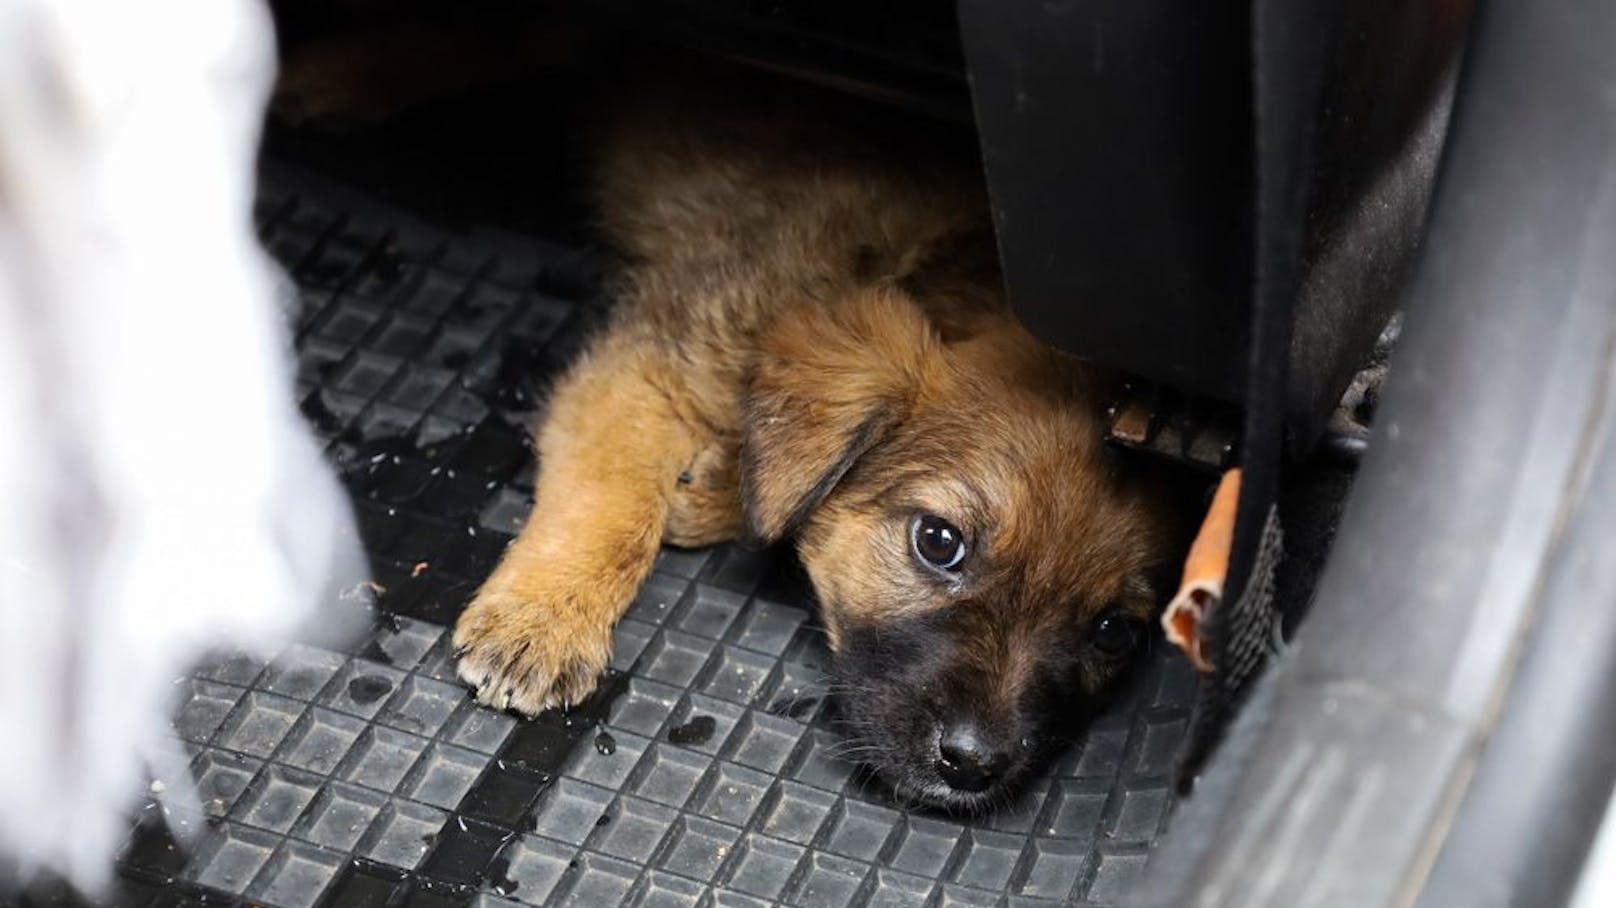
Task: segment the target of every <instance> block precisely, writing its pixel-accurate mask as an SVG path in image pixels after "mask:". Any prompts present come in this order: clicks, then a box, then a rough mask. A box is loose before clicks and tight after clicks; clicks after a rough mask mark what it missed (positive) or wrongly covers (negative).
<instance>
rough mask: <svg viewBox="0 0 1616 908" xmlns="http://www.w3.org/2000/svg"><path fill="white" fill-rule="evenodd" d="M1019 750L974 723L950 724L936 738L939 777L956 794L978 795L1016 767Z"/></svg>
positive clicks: (1011, 741)
mask: <svg viewBox="0 0 1616 908" xmlns="http://www.w3.org/2000/svg"><path fill="white" fill-rule="evenodd" d="M1018 746H1019V742H1017V741H1016V740H1014V739H1008V740H1001V739H1000V738H999V736H996V735H994V734H992V733H991V732H989V731H987V730H986V729H985V728H984V727H983V726H982V725H980V724H978V723H976V722H973V721H971V720H968V719H967V720H961V721H956V722H950V723H948V724H947V725H944V726H943V729H942V732H941V734H939V735H938V738H937V774H938V775H940V776H942V778H943V781H944V782H946V783H948V787H950V788H952V789H954V790H955V791H959V792H966V793H969V794H979V793H981V792H984V791H987V790H988V789H989V788H991V787H992V786H993V784H994V783H995V782H997V781H999V779H1000V778H1002V777H1003V776H1004V774H1005V773H1006V772H1008V771H1009V770H1010V768H1011V767H1012V766H1014V765H1015V762H1016V757H1017V750H1018Z"/></svg>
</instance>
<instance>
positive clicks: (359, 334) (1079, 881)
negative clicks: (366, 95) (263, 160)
mask: <svg viewBox="0 0 1616 908" xmlns="http://www.w3.org/2000/svg"><path fill="white" fill-rule="evenodd" d="M258 218H259V224H260V228H261V230H262V233H263V235H264V238H265V241H266V243H267V245H268V246H269V248H270V249H271V251H272V252H273V254H274V255H275V256H276V257H277V258H278V259H279V260H280V261H281V262H282V263H283V264H284V265H285V266H286V267H287V268H288V269H289V271H290V272H291V273H292V275H293V276H294V278H295V280H296V282H297V284H298V288H299V293H298V300H297V303H296V305H295V311H293V312H291V313H290V315H291V317H292V318H294V319H295V324H296V326H297V344H298V352H299V357H300V364H301V368H300V379H299V381H300V383H299V394H300V395H301V401H302V407H303V411H304V413H305V414H307V416H308V417H309V419H310V420H311V422H312V423H313V424H314V426H315V427H316V429H317V430H318V431H319V433H320V435H321V437H322V438H324V439H325V440H326V441H327V443H328V445H329V448H328V450H329V455H330V457H331V458H332V460H333V461H334V462H335V463H336V464H337V466H338V468H339V469H340V470H341V472H342V475H343V476H344V478H345V480H346V483H347V485H348V488H349V489H350V490H351V492H352V494H353V496H354V500H355V503H356V508H357V510H358V514H359V518H360V528H361V533H362V535H363V537H364V542H365V545H366V548H367V549H368V551H369V553H370V555H371V558H372V563H373V576H374V580H375V590H376V592H378V593H379V596H378V604H379V607H380V609H379V617H378V621H377V624H376V629H375V631H374V633H373V634H372V635H371V636H370V637H369V638H368V639H366V640H363V641H360V643H359V644H358V645H357V646H355V647H354V648H353V649H352V651H351V652H335V651H331V650H326V649H320V648H316V647H310V646H294V647H292V648H290V649H288V650H286V651H285V652H284V653H282V654H281V655H280V656H278V657H277V658H276V659H274V660H273V661H272V662H270V663H269V664H267V665H263V664H258V663H256V662H254V661H252V660H250V659H247V658H245V657H242V656H239V655H238V656H235V657H232V658H226V659H223V660H221V661H218V662H216V663H214V664H211V665H208V666H206V667H205V668H203V669H201V670H199V671H198V672H196V673H195V675H194V676H193V677H190V678H187V679H185V680H184V682H183V686H184V698H183V703H182V705H181V706H180V707H179V710H178V713H177V715H176V719H175V730H176V733H177V735H178V736H179V737H180V738H181V739H182V740H183V741H184V742H185V746H186V747H187V749H188V751H189V753H190V754H191V755H192V763H191V770H192V773H193V775H194V777H195V778H196V779H197V781H198V782H199V785H200V788H201V799H202V813H201V814H199V815H196V816H188V815H184V814H183V813H182V812H176V811H173V810H166V811H165V810H164V809H162V808H159V807H157V806H155V805H152V806H150V807H149V808H148V809H147V810H145V811H143V813H142V819H141V821H140V822H139V823H138V824H137V826H136V828H135V831H134V834H133V836H132V838H131V841H130V844H129V846H128V847H127V848H126V850H125V852H124V854H123V856H122V858H121V859H120V877H121V879H122V885H123V886H124V889H123V890H122V892H121V894H120V896H119V899H120V901H121V902H124V903H128V904H148V903H149V904H158V905H172V904H241V905H246V904H252V905H268V906H284V908H302V906H316V905H322V906H323V905H340V906H402V905H411V906H414V905H419V906H450V905H466V904H473V903H475V904H480V905H517V904H521V905H582V906H604V905H613V904H619V903H628V904H635V905H721V906H732V905H733V906H741V905H762V904H789V905H802V906H818V905H824V906H844V905H870V906H877V905H881V906H886V905H893V906H896V905H916V906H920V905H1022V904H1047V903H1058V902H1063V901H1067V902H1076V903H1078V904H1085V905H1088V904H1092V905H1108V904H1113V903H1114V902H1115V901H1117V900H1118V898H1119V896H1120V895H1121V894H1122V893H1123V892H1124V891H1125V890H1126V889H1127V887H1128V886H1129V884H1130V882H1131V881H1132V880H1133V879H1134V878H1135V876H1136V875H1137V873H1138V872H1139V871H1140V869H1141V868H1142V866H1143V863H1144V859H1145V854H1146V852H1147V850H1148V848H1149V846H1150V844H1151V843H1152V841H1153V840H1154V839H1155V837H1156V836H1157V834H1158V833H1159V831H1160V830H1161V828H1162V825H1163V823H1164V821H1165V819H1166V816H1167V813H1168V811H1169V809H1170V807H1171V803H1172V794H1171V792H1170V790H1169V788H1168V778H1169V773H1170V770H1171V766H1172V760H1173V757H1174V755H1175V752H1176V748H1177V746H1178V744H1179V742H1180V740H1181V736H1182V733H1183V728H1184V724H1185V716H1186V712H1187V704H1188V702H1189V699H1190V696H1191V693H1192V689H1193V683H1192V679H1191V678H1190V677H1189V676H1188V675H1187V673H1186V672H1185V671H1184V670H1183V669H1182V668H1181V667H1180V666H1179V665H1178V664H1177V663H1176V661H1174V660H1173V659H1171V658H1170V656H1169V655H1168V654H1167V651H1166V648H1165V647H1157V648H1156V649H1155V651H1154V654H1153V655H1152V656H1151V657H1150V658H1149V660H1148V661H1149V664H1148V665H1147V666H1145V668H1144V669H1143V670H1142V671H1141V672H1140V673H1139V675H1138V676H1137V677H1136V679H1135V683H1133V684H1132V685H1131V686H1130V689H1129V690H1128V692H1127V693H1126V695H1125V696H1124V697H1122V698H1120V699H1119V701H1118V703H1117V704H1116V706H1115V708H1113V709H1112V710H1111V711H1110V712H1108V713H1107V714H1106V715H1105V716H1104V717H1103V718H1102V719H1101V721H1100V722H1099V723H1098V724H1097V725H1096V726H1095V727H1094V729H1093V730H1092V732H1091V734H1090V735H1089V736H1088V739H1087V741H1086V742H1085V743H1083V744H1081V745H1079V746H1075V747H1073V748H1072V750H1071V751H1070V752H1069V753H1067V754H1066V755H1065V757H1064V758H1063V759H1061V760H1060V761H1059V763H1058V764H1057V765H1056V766H1054V767H1053V768H1052V769H1051V771H1050V772H1049V773H1048V774H1047V775H1046V776H1045V777H1044V778H1041V779H1039V780H1038V781H1037V782H1036V784H1034V785H1033V786H1032V787H1031V788H1030V790H1028V791H1027V792H1026V793H1025V795H1024V796H1023V797H1021V798H1020V799H1019V800H1017V801H1016V802H1014V803H1012V804H1010V805H1007V806H1006V807H1005V808H1003V809H1001V810H999V811H996V812H994V813H992V814H990V815H988V816H986V817H982V818H979V819H972V820H961V819H959V818H951V817H948V816H943V815H938V814H935V813H923V812H914V811H908V810H905V809H904V808H903V807H902V806H901V805H898V804H894V803H893V802H891V801H890V800H889V799H888V797H887V796H886V795H885V794H884V793H883V791H882V789H881V788H880V787H879V786H874V785H870V784H869V782H868V780H867V779H866V778H864V776H863V775H862V774H861V773H860V771H859V770H858V768H857V767H856V766H854V765H852V764H849V763H846V762H843V761H841V760H839V759H838V758H837V757H836V749H837V738H836V735H835V733H834V732H833V731H832V730H831V728H830V726H829V723H828V722H827V720H826V715H825V713H826V706H825V704H824V703H823V702H822V701H821V699H820V694H821V692H822V683H821V679H820V670H821V667H822V665H823V664H824V659H825V651H824V646H823V642H822V634H821V633H820V632H819V631H818V629H817V627H816V626H815V623H814V618H813V616H812V614H811V611H810V607H809V603H808V599H807V593H806V589H805V586H804V584H803V581H802V579H801V577H800V575H799V573H798V572H797V569H796V568H795V567H794V565H793V564H792V562H791V560H790V558H789V557H787V556H783V555H779V554H772V553H761V554H760V553H754V552H748V551H744V550H742V549H739V548H733V547H722V548H718V549H714V550H709V551H676V550H668V551H665V552H664V553H663V554H662V556H661V557H660V559H659V561H658V563H657V568H656V571H655V574H654V575H653V576H652V578H651V580H650V582H649V583H648V584H647V586H646V587H645V589H644V591H643V592H642V593H641V595H640V596H639V598H638V599H637V601H636V603H635V604H634V606H633V608H632V609H631V610H630V612H629V613H628V616H627V617H626V618H625V619H624V620H623V622H622V623H621V624H620V626H619V627H618V629H617V631H616V648H615V651H614V655H613V662H612V665H613V673H612V675H611V676H610V677H609V678H608V679H607V680H606V681H605V682H604V683H603V685H602V690H601V692H600V693H599V694H598V695H597V696H595V697H594V698H592V699H591V700H590V701H589V702H588V703H586V704H585V705H583V706H582V707H581V708H579V709H577V710H575V711H574V712H573V713H572V714H570V715H565V716H564V715H561V714H559V713H552V714H547V715H545V716H543V717H541V718H539V719H537V720H535V721H518V720H516V719H514V718H512V717H510V716H506V715H501V714H497V713H494V712H491V711H489V710H486V709H482V708H479V707H477V706H476V705H475V704H474V703H473V702H472V701H471V700H470V699H469V696H468V694H467V692H466V691H465V690H464V689H463V688H462V687H460V686H459V685H458V684H457V683H456V682H455V679H454V675H453V670H452V666H451V664H450V660H449V658H448V654H447V647H446V635H445V626H446V625H448V624H450V623H452V621H453V618H454V616H455V614H456V613H457V612H458V610H459V609H460V608H461V607H462V606H463V605H464V603H465V602H466V600H467V598H468V597H469V596H470V594H471V592H472V591H473V589H474V588H475V586H476V584H477V582H478V580H479V579H480V577H481V576H482V575H483V574H484V573H485V572H486V571H487V570H488V569H489V568H490V567H491V566H492V565H493V563H494V561H495V560H496V558H497V557H498V555H499V553H500V551H501V549H502V547H503V546H504V544H505V543H506V541H507V540H508V539H509V538H510V536H511V534H512V533H513V531H514V530H515V528H516V527H517V526H518V525H519V523H520V521H521V520H522V519H523V517H524V515H525V512H526V509H527V507H528V505H529V500H530V495H531V483H532V475H533V464H532V459H531V456H530V453H529V450H528V447H527V437H526V432H525V429H526V427H528V426H529V425H531V424H532V421H533V419H534V416H535V410H536V408H537V406H538V404H539V403H540V401H541V400H542V388H543V384H544V382H545V380H546V378H547V376H550V375H552V374H553V373H554V372H555V370H556V369H557V368H559V367H560V366H561V365H563V364H564V363H565V362H566V361H567V360H568V359H569V358H570V357H571V355H572V354H573V353H574V352H575V351H576V350H577V348H578V345H579V343H580V341H581V339H582V338H583V337H584V336H585V335H586V333H587V332H588V331H589V330H590V329H591V328H592V326H594V325H595V324H597V323H598V321H599V319H600V316H601V314H602V312H603V307H602V305H601V303H600V301H599V300H598V298H596V291H595V289H594V288H595V285H596V278H597V268H596V266H595V264H594V259H593V258H592V257H591V256H590V255H589V254H588V252H587V251H586V250H581V249H577V248H572V247H568V246H566V245H563V244H558V243H554V242H547V241H546V240H544V239H542V238H537V237H513V236H509V235H504V236H501V235H495V234H477V233H466V232H456V231H452V230H450V229H447V228H443V227H438V226H434V225H432V224H429V223H425V222H423V221H421V220H418V219H416V218H414V217H412V216H409V215H407V214H405V213H403V212H401V211H398V210H393V209H391V208H388V207H386V206H384V205H381V204H379V203H377V202H374V201H372V200H369V199H367V198H364V197H362V196H358V195H356V194H351V193H349V192H347V191H346V190H344V189H342V188H340V187H335V186H331V185H327V184H323V183H321V182H320V181H318V180H316V179H314V178H312V177H308V176H306V175H300V174H296V173H290V172H275V171H273V170H272V171H271V172H270V176H268V177H266V184H265V186H264V187H263V190H262V199H261V203H260V205H259V209H258ZM165 813H166V814H167V817H166V821H167V823H168V824H172V825H173V826H174V827H175V828H176V829H189V830H200V833H199V834H198V836H197V838H196V841H195V844H194V845H193V846H192V847H190V848H188V849H187V848H182V847H179V846H177V845H176V844H175V841H174V839H173V837H172V836H171V835H170V833H169V832H168V831H167V830H166V829H165V825H164V817H163V815H164V814H165Z"/></svg>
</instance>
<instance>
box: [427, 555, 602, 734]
mask: <svg viewBox="0 0 1616 908" xmlns="http://www.w3.org/2000/svg"><path fill="white" fill-rule="evenodd" d="M589 611H590V610H588V609H580V608H578V607H577V605H576V604H575V603H566V604H556V603H545V602H540V601H533V599H531V598H528V597H523V596H521V595H518V594H516V593H515V592H514V591H511V590H508V589H503V588H493V589H490V588H488V587H485V588H484V589H483V590H482V591H481V592H479V593H478V594H477V598H476V599H475V600H474V601H473V602H472V603H471V605H470V606H468V607H467V609H466V611H465V613H464V614H463V615H461V616H460V620H459V621H458V622H456V624H455V632H454V645H455V649H456V652H457V653H458V654H459V665H458V670H459V673H460V677H461V678H462V679H463V680H465V682H466V683H468V684H470V685H471V686H472V688H473V689H475V690H476V692H477V700H478V701H479V702H481V703H484V704H486V705H488V706H492V707H494V708H495V709H513V710H516V711H517V712H519V713H522V714H524V715H529V716H532V715H536V714H538V713H540V712H543V711H544V710H546V709H549V708H550V707H553V706H571V705H573V704H576V703H578V702H580V701H582V700H583V699H584V698H585V697H587V696H589V694H590V692H592V691H593V690H594V689H595V683H596V681H597V679H598V678H599V677H600V674H601V672H603V671H605V669H606V661H607V659H608V658H609V657H610V655H611V644H612V634H611V625H610V622H609V620H608V621H605V622H603V621H601V620H600V618H599V617H597V616H594V615H591V614H589V613H588V612H589Z"/></svg>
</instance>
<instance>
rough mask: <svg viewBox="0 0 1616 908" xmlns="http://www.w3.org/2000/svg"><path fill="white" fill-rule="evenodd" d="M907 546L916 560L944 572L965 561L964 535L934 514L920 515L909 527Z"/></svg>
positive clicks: (955, 567)
mask: <svg viewBox="0 0 1616 908" xmlns="http://www.w3.org/2000/svg"><path fill="white" fill-rule="evenodd" d="M909 545H910V548H913V549H914V550H915V557H916V558H919V559H920V560H921V561H924V562H926V563H927V564H929V565H931V566H932V567H936V568H942V569H943V570H945V571H952V570H955V569H957V568H958V567H959V566H960V562H962V561H964V560H965V534H964V533H961V532H960V531H959V528H958V527H956V526H954V525H953V524H952V523H949V522H948V521H946V520H944V519H943V518H941V517H938V516H937V515H935V514H922V515H921V516H919V517H916V518H915V520H914V522H913V523H911V524H910V525H909Z"/></svg>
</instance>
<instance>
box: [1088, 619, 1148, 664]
mask: <svg viewBox="0 0 1616 908" xmlns="http://www.w3.org/2000/svg"><path fill="white" fill-rule="evenodd" d="M1144 638H1145V623H1144V622H1143V621H1140V620H1139V619H1138V618H1134V617H1131V616H1129V615H1124V614H1120V613H1118V612H1112V613H1110V614H1107V615H1101V616H1100V619H1099V620H1098V621H1095V622H1094V629H1093V630H1091V631H1090V632H1089V642H1090V643H1092V644H1094V648H1095V649H1097V650H1099V651H1100V652H1101V653H1104V654H1105V655H1107V656H1125V655H1127V654H1128V653H1131V652H1133V651H1134V649H1136V648H1137V647H1138V646H1139V644H1140V642H1141V641H1143V640H1144Z"/></svg>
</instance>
